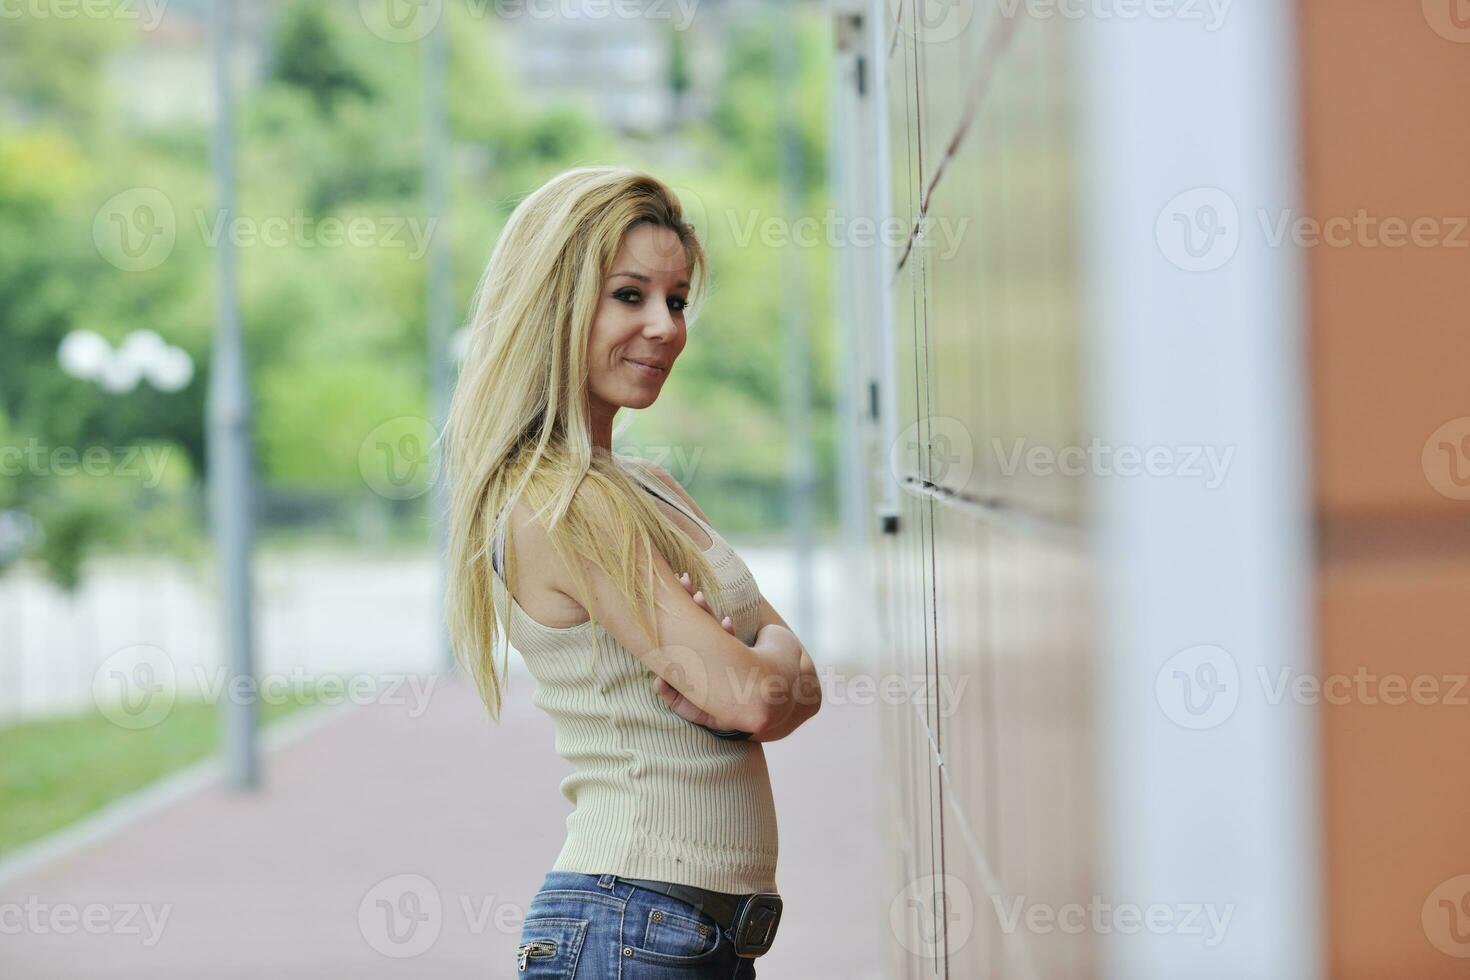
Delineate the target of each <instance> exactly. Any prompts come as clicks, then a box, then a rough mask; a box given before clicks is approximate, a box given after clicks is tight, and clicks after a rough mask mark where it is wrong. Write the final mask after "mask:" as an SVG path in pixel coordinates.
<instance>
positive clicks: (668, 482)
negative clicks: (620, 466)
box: [628, 456, 709, 524]
mask: <svg viewBox="0 0 1470 980" xmlns="http://www.w3.org/2000/svg"><path fill="white" fill-rule="evenodd" d="M628 458H629V459H631V460H634V461H635V462H637V463H638V464H640V465H642V466H643V468H644V469H646V470H648V472H650V473H652V474H653V475H654V476H656V477H658V478H659V479H660V480H662V481H663V483H664V485H665V486H667V487H668V488H669V489H670V490H672V491H674V492H675V493H677V494H678V495H679V497H680V499H682V500H683V501H684V502H685V503H686V504H688V505H689V509H690V510H692V511H694V513H696V514H698V515H699V519H700V520H701V521H704V522H705V523H706V524H708V523H709V518H708V517H706V516H705V514H704V511H702V510H700V509H699V505H698V504H696V503H695V502H694V498H693V497H691V496H689V494H688V492H687V491H685V489H684V488H683V487H682V486H680V485H679V481H678V480H676V479H674V477H673V475H672V474H670V473H669V471H668V470H666V469H664V468H663V467H662V466H659V465H658V464H657V463H655V462H652V461H651V460H647V459H640V458H638V457H637V456H629V457H628Z"/></svg>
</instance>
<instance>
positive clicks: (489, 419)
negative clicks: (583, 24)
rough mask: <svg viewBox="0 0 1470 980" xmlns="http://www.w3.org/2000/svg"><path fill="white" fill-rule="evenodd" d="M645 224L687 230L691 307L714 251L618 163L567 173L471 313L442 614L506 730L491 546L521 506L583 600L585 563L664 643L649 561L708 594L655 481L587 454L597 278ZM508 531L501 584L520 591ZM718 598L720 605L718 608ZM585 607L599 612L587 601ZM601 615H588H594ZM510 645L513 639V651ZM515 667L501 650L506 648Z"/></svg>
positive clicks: (652, 181) (653, 185)
mask: <svg viewBox="0 0 1470 980" xmlns="http://www.w3.org/2000/svg"><path fill="white" fill-rule="evenodd" d="M643 222H648V223H651V224H653V225H655V226H657V227H661V228H667V229H669V230H671V231H673V232H675V233H676V234H677V235H678V236H679V240H680V242H681V243H682V244H683V247H684V253H685V257H686V258H687V261H688V265H689V270H690V276H689V279H690V290H691V292H690V297H689V298H690V300H691V304H692V301H694V300H695V299H696V295H695V294H696V292H698V293H702V292H703V291H704V288H705V256H704V251H703V249H702V247H701V246H700V244H699V240H698V239H697V238H696V237H695V232H694V229H693V227H692V226H691V225H690V224H688V223H687V222H686V221H685V220H684V216H683V211H682V208H681V205H680V203H679V199H678V198H677V197H676V196H675V195H674V193H673V192H672V191H671V190H670V189H669V188H668V187H667V186H666V185H664V184H663V183H662V182H661V181H659V180H657V179H656V178H654V177H652V176H650V175H649V174H646V173H641V172H638V171H634V170H628V169H625V168H620V167H577V168H574V169H571V170H566V171H563V172H562V173H560V174H558V175H556V176H555V177H553V178H552V179H551V180H549V181H547V182H546V183H545V184H543V185H542V186H541V187H540V188H538V189H537V190H536V191H534V192H533V193H532V194H530V195H529V196H527V197H526V198H525V199H524V200H523V201H521V202H520V204H519V205H517V207H516V209H515V210H514V212H512V214H511V216H510V218H509V220H508V221H507V222H506V225H505V228H504V229H503V230H502V232H501V234H500V238H499V240H498V241H497V242H496V245H495V249H494V251H493V252H492V254H491V256H490V261H489V263H488V264H487V266H486V268H485V273H484V275H483V276H482V277H481V279H480V283H479V285H478V287H477V289H476V291H475V298H474V300H473V302H472V304H471V305H472V309H473V318H472V320H471V322H470V325H469V326H470V334H469V338H468V342H467V345H466V349H465V355H464V358H463V360H462V362H461V364H460V369H459V379H458V381H457V382H456V384H455V389H454V396H453V398H452V400H451V402H450V406H449V417H448V419H447V423H446V427H445V432H444V434H443V437H442V438H441V442H443V443H444V444H445V445H447V447H448V448H447V453H446V460H445V462H446V464H447V465H446V471H445V472H446V475H447V478H448V481H449V494H448V497H449V500H448V507H449V511H448V514H447V515H446V520H447V522H448V535H449V570H448V581H447V583H446V590H445V613H446V619H447V621H448V625H449V635H450V642H451V644H452V645H453V648H454V653H455V658H456V659H457V660H458V662H459V663H460V665H461V666H463V667H464V668H465V669H467V670H468V671H469V672H470V674H471V675H472V676H473V677H474V679H475V683H476V685H477V686H478V688H479V690H480V696H481V698H482V699H483V700H484V701H485V705H486V707H487V708H488V709H489V712H490V716H491V717H492V718H495V719H496V720H499V717H500V707H501V694H500V684H501V677H502V676H503V675H502V673H501V672H500V671H497V670H496V666H495V656H496V652H497V649H498V648H499V647H500V645H501V640H502V637H501V635H500V632H501V628H502V626H504V627H505V629H506V632H507V637H506V639H507V640H508V632H509V625H508V624H509V621H510V611H509V606H508V604H507V605H506V607H505V608H503V609H497V608H496V603H495V602H494V594H493V592H492V586H491V576H492V575H493V574H494V570H493V569H492V567H491V565H490V556H491V550H492V548H493V547H494V542H495V540H496V537H497V535H498V534H500V533H501V532H502V529H503V528H504V527H505V524H506V522H507V519H508V518H509V515H510V511H511V508H512V507H513V506H514V505H515V503H516V501H518V500H519V499H521V498H522V497H523V496H524V498H525V499H526V500H527V502H528V503H529V504H530V505H531V506H532V507H533V508H534V511H535V514H536V517H537V519H538V520H540V521H541V523H542V525H543V526H544V527H545V528H546V532H547V535H548V537H549V538H550V540H551V544H552V546H553V548H554V549H555V550H556V552H557V553H558V554H559V555H560V556H561V558H562V560H563V561H564V562H565V563H566V564H567V566H568V567H569V568H570V569H571V571H572V573H573V575H574V577H575V578H576V580H577V587H578V589H579V591H580V595H581V596H583V597H585V596H587V595H588V594H589V583H588V579H587V575H586V573H585V569H584V567H583V565H582V562H583V561H584V560H587V561H591V562H592V563H593V564H595V565H597V566H598V567H599V568H601V569H602V570H603V571H604V572H606V573H607V575H608V576H609V577H610V578H611V580H612V581H613V582H614V583H615V584H616V586H617V588H618V591H619V592H620V593H622V595H623V596H624V597H625V598H626V599H627V600H628V603H629V605H630V606H631V607H632V609H633V610H634V613H635V616H636V617H637V619H638V622H639V623H640V624H642V625H643V627H644V629H645V630H646V632H647V633H648V634H649V636H650V637H652V638H653V642H654V643H655V644H657V643H658V642H659V640H658V630H657V623H656V621H655V614H654V604H653V577H652V564H651V561H649V562H647V563H645V564H643V568H644V574H643V575H642V576H640V575H638V574H637V569H638V564H639V563H638V561H637V560H636V559H637V558H638V557H639V556H651V554H652V550H653V549H657V550H658V551H659V553H661V554H662V555H663V556H664V558H665V559H666V560H667V561H668V562H669V564H670V565H671V566H672V567H673V568H675V569H677V570H680V571H688V572H689V574H690V577H691V578H693V579H694V580H695V581H696V582H697V583H698V586H699V587H700V588H702V589H704V591H705V594H706V595H710V596H713V595H714V592H715V590H714V589H713V588H712V586H713V585H714V584H715V578H714V572H713V570H712V569H711V567H710V565H709V562H708V561H707V560H706V558H705V556H704V554H703V552H701V551H700V550H699V549H698V548H697V547H695V546H694V544H693V542H692V541H691V540H690V539H689V537H688V536H687V535H685V534H684V533H683V532H682V531H680V530H679V529H678V528H677V527H675V526H674V525H673V524H672V523H671V522H670V521H668V519H667V518H665V517H664V515H663V513H662V512H661V511H660V510H659V509H658V508H657V507H656V506H654V504H653V503H652V501H651V500H650V499H649V495H648V494H647V493H646V492H645V491H644V490H643V489H641V487H640V484H642V483H644V482H645V481H651V480H655V479H657V478H656V477H653V476H644V475H643V474H641V473H639V472H638V471H637V468H636V467H632V466H630V467H625V466H623V465H622V464H620V463H619V462H618V461H617V459H616V458H615V457H614V456H613V455H612V454H610V453H608V452H607V451H605V450H603V449H601V448H597V447H594V446H593V445H592V437H591V425H590V418H589V411H588V404H587V372H588V362H587V344H588V335H589V332H590V329H591V326H592V319H593V316H594V314H595V312H596V310H597V305H598V301H599V297H600V296H601V293H602V289H603V283H604V280H605V278H606V277H607V275H608V274H609V273H610V272H611V271H612V262H613V259H614V258H615V257H616V256H617V252H618V249H619V247H620V246H621V244H622V240H623V236H624V235H625V234H626V233H627V232H628V231H629V230H630V229H631V228H633V227H634V226H635V225H638V224H640V223H643ZM511 543H512V536H511V535H510V534H508V533H507V534H505V539H504V545H503V548H504V555H503V557H504V561H503V563H502V564H501V568H500V573H501V577H502V579H503V580H504V582H505V583H506V586H507V589H508V590H513V589H514V587H515V580H516V579H515V567H516V566H515V556H514V553H513V550H512V547H511ZM711 602H712V604H713V602H714V600H713V599H712V600H711ZM582 605H583V606H584V607H586V608H587V609H588V614H589V616H590V615H591V605H590V604H589V603H588V602H587V601H585V598H584V600H583V602H582ZM594 621H595V620H594ZM507 647H508V643H507ZM501 652H502V654H503V656H504V657H506V658H508V656H509V653H508V650H505V651H501Z"/></svg>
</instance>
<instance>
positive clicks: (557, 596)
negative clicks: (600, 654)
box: [506, 499, 587, 627]
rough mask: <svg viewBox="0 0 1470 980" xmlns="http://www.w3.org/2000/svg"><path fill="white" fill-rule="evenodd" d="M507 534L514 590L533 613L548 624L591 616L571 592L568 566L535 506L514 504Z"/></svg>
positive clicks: (574, 622)
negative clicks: (511, 559) (511, 542)
mask: <svg viewBox="0 0 1470 980" xmlns="http://www.w3.org/2000/svg"><path fill="white" fill-rule="evenodd" d="M506 524H507V534H508V535H510V536H511V540H512V541H513V542H514V543H513V544H512V547H513V548H514V549H515V566H516V567H515V572H516V576H515V577H516V583H515V589H514V594H515V597H516V602H517V603H519V604H520V606H521V608H522V609H524V610H525V611H526V612H527V613H529V614H530V616H531V617H532V618H533V619H535V620H537V621H538V622H541V623H544V624H546V625H548V626H555V627H566V626H574V625H577V624H578V623H581V622H583V621H585V620H586V619H587V610H586V609H583V608H582V605H581V604H580V603H578V602H577V600H575V599H573V598H572V597H571V596H570V595H569V594H568V593H567V589H568V579H569V576H568V575H567V574H566V566H565V564H564V563H563V562H562V560H561V557H560V556H559V555H558V554H557V552H556V549H555V548H554V547H552V544H551V536H550V535H549V534H548V533H547V532H546V526H545V525H544V524H542V523H541V519H540V518H539V517H537V516H536V512H535V508H533V507H532V506H531V504H530V503H529V502H528V501H526V500H524V499H521V500H517V501H516V503H515V506H514V507H512V508H511V510H510V515H509V518H508V520H507V521H506Z"/></svg>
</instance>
